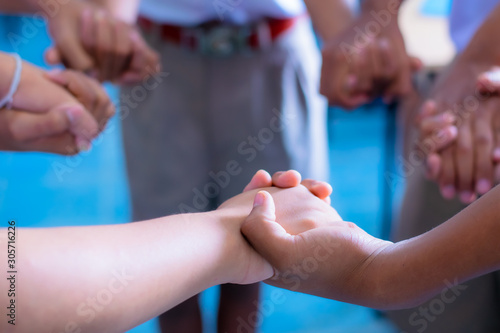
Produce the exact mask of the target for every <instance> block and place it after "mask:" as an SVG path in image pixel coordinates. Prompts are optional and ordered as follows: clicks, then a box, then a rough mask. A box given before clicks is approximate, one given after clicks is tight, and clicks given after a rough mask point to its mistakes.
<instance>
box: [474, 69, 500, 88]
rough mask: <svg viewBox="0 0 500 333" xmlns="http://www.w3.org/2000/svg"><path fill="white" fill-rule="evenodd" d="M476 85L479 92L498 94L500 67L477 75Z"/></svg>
mask: <svg viewBox="0 0 500 333" xmlns="http://www.w3.org/2000/svg"><path fill="white" fill-rule="evenodd" d="M477 87H478V90H479V92H480V93H481V94H484V95H498V94H499V93H500V67H494V68H493V69H491V70H489V71H487V72H485V73H482V74H481V75H479V77H478V79H477Z"/></svg>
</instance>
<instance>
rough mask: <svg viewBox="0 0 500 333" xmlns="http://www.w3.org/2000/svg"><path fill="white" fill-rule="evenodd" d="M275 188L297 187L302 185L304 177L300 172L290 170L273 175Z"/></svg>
mask: <svg viewBox="0 0 500 333" xmlns="http://www.w3.org/2000/svg"><path fill="white" fill-rule="evenodd" d="M272 178H273V186H276V187H281V188H289V187H296V186H299V185H300V181H301V180H302V176H301V175H300V173H299V172H298V171H295V170H288V171H280V172H276V173H275V174H274V175H273V177H272Z"/></svg>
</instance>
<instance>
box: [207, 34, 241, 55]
mask: <svg viewBox="0 0 500 333" xmlns="http://www.w3.org/2000/svg"><path fill="white" fill-rule="evenodd" d="M201 44H202V49H201V51H202V53H203V54H205V55H209V56H214V57H228V56H231V55H233V54H235V53H237V52H239V51H240V45H239V44H240V43H239V38H238V34H237V33H236V31H235V29H234V28H232V27H229V26H219V27H213V28H211V29H209V30H208V31H207V32H206V33H205V34H204V38H203V42H202V43H201Z"/></svg>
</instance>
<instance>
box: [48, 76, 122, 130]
mask: <svg viewBox="0 0 500 333" xmlns="http://www.w3.org/2000/svg"><path fill="white" fill-rule="evenodd" d="M45 76H46V77H47V78H48V79H50V80H52V82H54V83H57V84H58V85H60V86H61V87H63V88H65V89H66V90H67V91H68V92H69V93H71V94H72V95H73V96H74V97H75V98H76V99H77V100H78V101H79V102H80V103H81V104H82V105H83V106H84V107H85V108H86V109H87V110H89V112H90V114H91V115H92V116H93V117H94V119H95V120H96V122H97V124H98V125H99V131H102V130H104V128H106V124H107V123H108V120H109V119H111V118H112V117H113V116H114V115H115V111H116V108H115V106H114V105H113V103H112V102H111V100H110V98H109V96H108V94H107V93H106V91H105V90H104V88H103V86H102V85H100V84H99V83H98V82H97V81H96V80H94V79H91V78H89V77H87V76H86V75H84V74H82V73H79V72H76V71H73V70H65V71H60V70H53V71H50V72H48V73H46V75H45Z"/></svg>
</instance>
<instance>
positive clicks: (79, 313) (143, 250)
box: [0, 172, 335, 332]
mask: <svg viewBox="0 0 500 333" xmlns="http://www.w3.org/2000/svg"><path fill="white" fill-rule="evenodd" d="M299 181H300V177H299V178H297V174H296V173H290V172H287V173H283V174H281V175H280V174H277V175H275V176H274V177H273V179H272V180H271V178H270V176H269V175H268V174H266V173H263V172H259V173H258V174H257V175H256V176H255V177H254V179H252V181H251V183H250V184H249V186H248V187H247V190H249V191H248V192H247V193H245V194H242V195H239V196H237V197H235V198H233V199H231V200H229V201H228V202H226V203H224V204H223V205H222V206H221V207H220V208H219V209H218V210H217V211H215V212H211V213H201V214H190V215H176V216H170V217H165V218H160V219H156V220H151V221H146V222H141V223H133V224H127V225H120V226H100V227H74V228H54V229H18V230H17V242H16V248H18V249H19V250H18V252H17V253H18V256H17V258H16V269H17V271H18V272H19V275H18V276H17V280H16V283H17V291H18V294H17V295H16V297H17V298H16V306H17V308H16V309H17V313H18V314H19V317H18V318H17V321H16V326H15V327H14V326H11V325H7V323H6V322H5V321H1V322H0V329H2V331H4V330H5V329H10V331H9V330H7V332H33V331H37V332H39V331H40V332H45V331H48V332H52V331H61V330H65V329H66V330H76V328H81V329H82V331H85V332H123V331H125V330H127V329H129V328H131V327H133V326H136V325H138V324H139V323H141V322H143V321H146V320H147V319H150V318H153V317H154V316H156V315H158V314H160V313H162V312H164V311H166V310H168V309H169V308H171V307H173V306H174V305H176V304H178V303H180V302H181V301H183V300H185V299H187V298H189V297H190V296H192V295H194V294H196V293H198V292H200V291H201V290H203V289H206V288H208V287H210V286H213V285H216V284H220V283H229V282H230V283H238V284H246V283H254V282H257V281H259V280H262V279H265V278H269V277H270V276H271V274H272V269H271V267H270V266H269V265H268V264H267V263H266V262H265V261H264V260H263V259H262V258H260V256H258V255H257V254H256V253H255V252H254V251H253V250H252V249H251V247H250V246H249V245H248V244H247V243H246V241H245V240H244V238H243V236H242V235H241V232H240V227H241V222H243V220H244V218H245V217H246V216H247V215H248V213H249V212H250V210H251V204H252V199H253V197H254V196H255V193H256V191H255V190H250V188H253V187H256V186H260V185H264V184H266V185H271V184H276V185H281V186H296V185H298V182H299ZM304 183H305V184H306V186H296V187H294V188H291V189H287V190H278V189H276V188H269V189H268V191H270V192H271V193H273V195H275V198H276V202H277V204H278V205H279V207H280V209H279V210H278V216H279V218H280V219H281V220H287V221H288V224H286V225H287V228H288V230H289V231H290V232H292V233H294V232H300V231H302V230H305V229H306V228H308V227H311V226H312V225H314V226H319V225H320V224H321V223H322V222H320V220H322V217H326V216H331V215H332V214H335V212H334V210H333V209H332V208H331V207H330V206H329V205H327V204H325V203H324V202H323V201H322V200H320V199H318V198H316V197H315V196H313V195H311V193H310V192H313V193H318V194H319V195H320V196H323V198H324V199H326V196H328V195H329V194H330V192H331V188H330V187H329V186H325V184H324V183H315V182H312V181H304ZM299 206H300V207H301V208H303V212H301V213H299V214H298V213H297V211H296V208H297V207H299ZM308 211H310V213H311V214H312V216H314V217H315V218H316V220H317V221H311V220H310V219H309V218H308V215H309V214H308V213H307V212H308ZM0 236H1V238H0V248H2V249H4V250H2V251H6V249H7V244H6V242H7V238H6V236H7V234H6V231H5V230H0ZM4 254H5V252H4ZM2 257H6V254H5V255H4V256H2ZM0 270H2V271H4V272H6V271H7V262H6V260H2V261H1V263H0ZM165 281H168V283H166V282H165ZM8 287H9V285H8V281H7V280H5V279H2V280H1V282H0V288H1V289H2V290H8ZM7 297H8V295H7V293H1V294H0V304H2V307H3V306H4V304H7V302H8V301H9V299H8V298H7ZM48 303H50V304H51V306H46V304H48ZM5 306H7V305H5ZM2 325H3V326H2ZM67 325H69V326H67ZM71 325H73V326H71ZM40 327H43V328H44V329H43V330H42V331H41V330H40ZM68 327H70V328H68ZM71 327H73V328H71Z"/></svg>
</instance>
